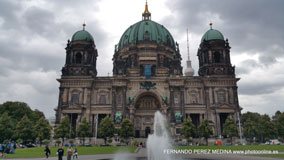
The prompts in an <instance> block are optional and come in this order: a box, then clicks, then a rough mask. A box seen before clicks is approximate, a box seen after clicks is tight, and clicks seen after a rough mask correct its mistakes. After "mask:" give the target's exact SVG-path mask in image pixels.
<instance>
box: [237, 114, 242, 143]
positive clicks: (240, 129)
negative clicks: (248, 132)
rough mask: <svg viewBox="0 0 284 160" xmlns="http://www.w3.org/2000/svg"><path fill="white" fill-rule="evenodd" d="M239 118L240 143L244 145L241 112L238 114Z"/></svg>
mask: <svg viewBox="0 0 284 160" xmlns="http://www.w3.org/2000/svg"><path fill="white" fill-rule="evenodd" d="M237 118H238V127H239V134H240V142H241V144H243V136H242V128H241V119H240V112H238V113H237Z"/></svg>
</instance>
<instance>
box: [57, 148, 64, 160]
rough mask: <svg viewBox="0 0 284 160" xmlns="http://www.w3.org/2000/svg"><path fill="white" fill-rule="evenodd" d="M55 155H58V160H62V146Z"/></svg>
mask: <svg viewBox="0 0 284 160" xmlns="http://www.w3.org/2000/svg"><path fill="white" fill-rule="evenodd" d="M57 155H58V160H62V157H63V155H64V149H63V148H62V146H61V147H60V148H58V150H57Z"/></svg>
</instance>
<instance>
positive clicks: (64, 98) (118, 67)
mask: <svg viewBox="0 0 284 160" xmlns="http://www.w3.org/2000/svg"><path fill="white" fill-rule="evenodd" d="M146 20H147V21H149V22H150V21H151V20H149V17H148V19H146ZM145 33H146V32H145ZM147 34H148V33H147ZM197 55H198V59H199V72H198V74H199V75H198V76H184V75H183V74H182V67H181V56H180V51H179V46H178V43H176V44H175V45H174V46H173V45H169V44H167V43H157V42H156V41H151V40H149V39H148V38H147V36H146V37H145V39H144V40H142V41H139V43H135V44H127V45H123V46H121V45H120V48H118V47H116V48H115V53H114V57H113V62H114V65H113V76H108V77H98V76H96V75H97V71H96V57H97V56H98V53H97V50H96V46H95V43H94V42H93V41H84V40H72V41H68V44H67V47H66V62H65V66H64V67H63V69H62V76H61V78H60V79H58V82H59V83H60V87H59V101H58V107H57V109H56V123H57V124H58V123H60V120H61V119H62V118H63V117H65V116H68V117H69V118H70V120H71V126H72V129H73V130H74V131H75V129H76V127H78V124H79V123H80V121H81V120H82V118H83V117H86V118H87V119H88V121H89V122H90V124H91V127H92V132H93V136H95V133H96V131H95V130H96V124H99V122H100V121H101V120H102V118H104V117H105V116H111V117H112V118H113V121H114V123H115V124H116V126H117V127H119V126H120V123H121V121H122V119H124V118H129V119H130V120H131V121H132V122H133V123H134V127H135V137H137V138H139V137H147V135H148V134H149V133H152V132H153V118H154V117H153V116H154V113H155V112H156V111H161V112H162V113H163V114H164V115H166V117H167V119H168V122H169V124H170V127H171V131H172V134H173V135H179V134H180V128H181V124H182V122H183V120H184V119H185V118H191V119H192V122H193V123H194V124H195V125H196V126H198V125H199V124H200V123H201V122H202V121H203V120H205V119H208V120H210V121H212V122H213V123H212V127H213V128H214V135H216V136H218V135H221V134H222V129H223V124H224V122H225V120H226V118H227V117H228V116H231V117H233V118H234V119H235V120H236V121H237V117H238V114H240V110H241V109H240V106H239V103H238V91H237V88H238V87H237V81H238V80H239V79H238V78H236V77H235V70H234V67H233V66H232V65H231V62H230V46H229V43H228V40H222V39H215V40H214V39H213V40H203V41H202V42H201V44H200V46H199V50H198V53H197ZM102 67H103V66H102Z"/></svg>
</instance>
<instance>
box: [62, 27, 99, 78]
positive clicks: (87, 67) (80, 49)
mask: <svg viewBox="0 0 284 160" xmlns="http://www.w3.org/2000/svg"><path fill="white" fill-rule="evenodd" d="M85 26H86V24H83V29H82V30H80V31H77V32H76V33H74V34H73V36H72V39H71V41H70V40H68V42H67V47H66V48H65V49H66V61H65V66H64V67H63V68H62V76H93V77H95V76H96V75H97V69H96V61H97V56H98V52H97V49H96V45H95V42H94V38H93V37H92V35H91V34H90V33H89V32H88V31H86V30H85Z"/></svg>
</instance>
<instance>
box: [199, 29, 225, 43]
mask: <svg viewBox="0 0 284 160" xmlns="http://www.w3.org/2000/svg"><path fill="white" fill-rule="evenodd" d="M204 40H206V41H209V40H224V36H223V34H222V33H221V32H220V31H218V30H216V29H212V28H211V29H209V30H208V31H207V32H206V33H205V34H204V35H203V36H202V38H201V42H203V41H204Z"/></svg>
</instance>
